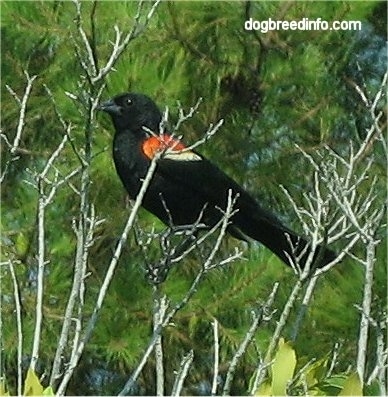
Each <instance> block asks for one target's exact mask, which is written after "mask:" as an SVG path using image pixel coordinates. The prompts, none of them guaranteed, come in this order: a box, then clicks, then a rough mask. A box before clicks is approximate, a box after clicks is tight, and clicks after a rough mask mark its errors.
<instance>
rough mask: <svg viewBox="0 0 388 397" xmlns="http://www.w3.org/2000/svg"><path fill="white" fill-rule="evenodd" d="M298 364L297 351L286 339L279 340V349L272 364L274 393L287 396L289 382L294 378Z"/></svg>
mask: <svg viewBox="0 0 388 397" xmlns="http://www.w3.org/2000/svg"><path fill="white" fill-rule="evenodd" d="M295 366H296V356H295V351H294V349H293V348H292V347H291V345H290V344H289V343H285V342H284V339H281V340H280V341H279V349H278V351H277V353H276V355H275V359H274V362H273V364H272V395H274V396H285V395H286V387H287V383H288V382H289V381H290V380H291V379H292V377H293V375H294V371H295Z"/></svg>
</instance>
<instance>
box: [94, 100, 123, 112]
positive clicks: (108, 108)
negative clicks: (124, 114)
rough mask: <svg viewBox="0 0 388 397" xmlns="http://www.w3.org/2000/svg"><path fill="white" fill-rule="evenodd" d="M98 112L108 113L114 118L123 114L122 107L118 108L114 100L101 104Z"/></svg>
mask: <svg viewBox="0 0 388 397" xmlns="http://www.w3.org/2000/svg"><path fill="white" fill-rule="evenodd" d="M97 110H102V111H103V112H107V113H109V114H111V115H112V116H113V115H120V114H121V107H120V106H118V105H117V104H116V103H115V102H114V101H113V99H109V100H108V101H105V102H102V103H100V104H99V105H98V106H97Z"/></svg>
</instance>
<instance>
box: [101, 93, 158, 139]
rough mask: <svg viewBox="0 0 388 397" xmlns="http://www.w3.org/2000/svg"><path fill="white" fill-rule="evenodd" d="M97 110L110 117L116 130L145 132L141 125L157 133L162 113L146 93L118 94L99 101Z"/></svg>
mask: <svg viewBox="0 0 388 397" xmlns="http://www.w3.org/2000/svg"><path fill="white" fill-rule="evenodd" d="M98 110H102V111H104V112H107V113H108V114H110V116H111V117H112V121H113V124H114V126H115V129H116V132H120V131H128V130H130V131H131V132H134V133H144V134H146V132H145V130H144V128H143V127H146V128H148V129H150V130H151V131H153V132H155V133H158V131H159V125H160V122H161V120H162V114H161V112H160V110H159V109H158V107H157V106H156V104H155V102H154V101H153V100H152V99H151V98H149V97H148V96H146V95H143V94H135V93H124V94H119V95H116V96H115V97H113V98H112V99H109V100H108V101H105V102H103V103H101V104H100V105H99V106H98Z"/></svg>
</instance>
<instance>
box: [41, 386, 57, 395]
mask: <svg viewBox="0 0 388 397" xmlns="http://www.w3.org/2000/svg"><path fill="white" fill-rule="evenodd" d="M43 395H44V396H55V393H54V390H53V388H52V387H51V386H49V387H46V388H45V389H44V390H43Z"/></svg>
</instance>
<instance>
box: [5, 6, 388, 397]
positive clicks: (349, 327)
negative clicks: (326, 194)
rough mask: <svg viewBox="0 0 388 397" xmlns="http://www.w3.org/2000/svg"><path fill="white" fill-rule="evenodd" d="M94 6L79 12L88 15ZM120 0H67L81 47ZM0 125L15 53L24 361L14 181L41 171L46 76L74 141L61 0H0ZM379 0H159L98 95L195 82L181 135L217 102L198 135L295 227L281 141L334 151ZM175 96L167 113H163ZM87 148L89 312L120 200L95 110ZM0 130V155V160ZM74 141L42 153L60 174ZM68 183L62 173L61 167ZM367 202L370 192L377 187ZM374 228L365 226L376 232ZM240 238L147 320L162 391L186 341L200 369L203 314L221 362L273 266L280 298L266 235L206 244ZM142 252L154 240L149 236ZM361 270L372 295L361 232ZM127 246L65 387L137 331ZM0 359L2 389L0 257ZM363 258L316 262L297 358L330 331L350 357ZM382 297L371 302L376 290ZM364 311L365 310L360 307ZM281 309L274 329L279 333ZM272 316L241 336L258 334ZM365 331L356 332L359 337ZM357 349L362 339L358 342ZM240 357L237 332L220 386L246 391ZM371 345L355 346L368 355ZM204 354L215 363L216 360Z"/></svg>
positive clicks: (358, 130)
mask: <svg viewBox="0 0 388 397" xmlns="http://www.w3.org/2000/svg"><path fill="white" fill-rule="evenodd" d="M93 7H95V11H94V12H95V14H94V21H93V22H92V19H91V18H90V15H91V12H92V8H93ZM136 9H137V4H136V3H134V2H121V1H118V2H108V1H106V2H103V1H101V2H97V3H96V4H94V3H92V2H83V3H82V14H83V18H84V19H83V22H84V24H85V27H86V28H87V29H88V32H89V33H91V32H92V30H94V33H95V37H96V39H97V40H96V48H95V51H96V54H97V58H103V57H104V56H106V55H107V54H109V51H110V48H111V44H110V40H112V37H113V26H114V24H118V25H119V26H120V27H121V28H122V29H130V27H131V25H132V23H133V16H134V14H135V12H136ZM247 16H252V17H253V18H254V19H258V20H265V19H268V18H272V19H275V20H276V19H287V20H291V19H297V20H298V19H301V18H304V17H307V18H309V19H311V20H312V19H315V18H318V17H320V18H322V19H324V20H327V21H332V20H361V21H362V26H363V27H362V30H361V31H272V32H269V33H266V34H263V33H259V32H247V31H245V30H244V29H243V24H244V21H245V19H246V18H247ZM1 18H2V19H1V34H2V43H1V44H2V46H1V55H2V71H1V74H2V84H1V111H2V112H1V116H2V117H1V118H2V131H3V133H5V134H6V135H7V137H8V139H9V140H10V141H12V138H13V135H14V131H15V130H16V123H17V121H18V114H19V109H18V107H17V106H16V104H15V101H14V100H13V98H12V97H11V95H10V94H9V92H8V91H7V90H6V88H5V85H6V84H7V85H8V86H10V87H12V89H13V90H14V91H15V92H16V93H19V94H22V93H23V90H24V87H25V76H24V74H23V70H27V71H28V73H29V74H30V75H34V74H36V75H38V78H37V81H36V83H35V84H34V86H33V91H32V95H31V98H30V100H29V102H28V108H27V114H26V120H25V122H26V124H25V129H24V131H23V135H22V142H21V145H20V147H21V149H22V150H21V151H20V153H19V155H20V157H19V159H18V160H17V161H14V162H12V164H11V167H10V169H9V173H8V175H7V177H6V179H5V181H4V183H3V187H2V217H1V228H2V240H1V243H2V255H3V258H4V260H8V259H9V258H12V259H13V260H17V261H18V263H19V264H18V266H17V267H16V273H17V278H18V281H19V289H20V293H21V296H22V305H23V311H22V315H23V335H24V352H25V356H24V357H23V359H24V360H25V365H26V368H27V367H28V362H29V359H30V357H29V355H28V352H29V351H30V348H31V343H32V335H33V327H34V307H35V288H36V266H37V264H36V249H37V248H36V247H37V243H36V211H37V193H36V191H35V190H34V189H32V188H31V186H30V185H28V184H27V183H26V181H31V180H32V179H31V178H32V176H31V171H34V170H41V169H42V167H43V166H44V164H45V161H46V160H47V158H48V157H49V156H50V154H51V153H52V151H53V150H54V149H55V148H56V147H57V145H58V143H59V142H60V139H61V130H60V127H59V126H58V119H57V117H56V115H55V112H54V109H53V106H52V103H51V101H50V99H49V98H48V95H47V92H46V90H45V89H44V84H45V85H47V86H48V87H49V88H50V90H51V91H52V93H53V96H54V98H55V100H56V102H57V105H58V107H59V109H60V112H61V113H62V116H63V117H64V119H65V120H68V121H71V123H72V125H73V126H74V129H73V131H72V134H73V138H74V143H75V145H76V146H79V147H81V146H82V142H83V139H84V136H83V132H82V131H83V123H84V121H83V118H82V115H81V114H80V112H79V111H78V109H77V106H75V104H74V102H72V101H71V100H70V99H69V98H68V97H67V96H66V95H65V92H76V91H77V89H78V82H79V79H80V75H82V69H81V68H80V65H79V63H78V62H77V59H76V56H75V50H74V43H77V40H78V39H77V34H78V33H77V30H76V26H75V22H74V18H75V6H74V4H72V2H66V1H65V2H59V1H55V2H50V1H44V2H43V1H42V2H23V1H20V2H16V1H15V2H2V4H1ZM385 21H386V4H385V2H372V1H368V2H347V1H343V2H294V1H290V2H252V3H243V2H162V4H160V6H159V7H158V9H157V12H156V14H155V16H154V17H153V19H152V21H151V23H150V25H149V26H148V27H147V29H146V31H145V32H144V33H143V34H142V35H141V36H140V37H139V38H137V39H136V40H134V41H133V42H132V43H130V45H129V47H128V49H127V50H126V51H125V52H124V53H123V54H122V56H121V57H120V59H119V61H118V62H117V64H116V65H115V68H116V71H115V72H113V73H110V74H109V75H108V76H107V88H106V90H105V92H104V97H106V98H109V97H111V96H113V95H115V94H116V93H119V92H123V91H137V92H144V93H146V94H148V95H149V96H151V97H153V98H154V99H155V101H156V102H157V103H158V104H159V105H160V106H161V107H163V106H169V108H170V110H171V113H172V119H174V117H176V110H177V101H178V100H179V101H180V103H181V104H182V105H183V106H184V107H186V108H188V107H189V106H192V105H193V104H194V103H195V102H196V101H197V99H198V98H199V97H202V98H203V102H202V105H201V106H200V109H199V112H198V114H197V115H196V116H195V117H194V118H193V119H191V120H190V121H189V122H188V123H185V124H184V125H183V128H182V131H181V132H182V134H184V139H185V141H186V142H194V141H196V140H197V139H199V138H201V137H202V135H203V133H204V131H206V128H207V126H208V125H209V124H210V123H214V122H216V121H218V120H219V119H220V118H223V119H225V124H224V126H223V127H222V129H221V130H220V131H219V132H218V133H217V134H216V136H215V137H213V138H212V140H211V141H210V142H208V143H207V144H206V145H204V146H202V147H201V149H200V150H201V152H202V153H203V154H204V155H206V156H208V157H210V158H212V160H213V161H214V162H215V163H216V164H218V165H219V166H220V167H221V168H223V169H224V170H225V171H226V172H227V173H228V174H229V175H231V176H233V177H234V178H235V179H237V180H238V181H239V182H240V183H241V184H242V185H243V186H245V187H246V188H247V189H248V190H249V191H250V192H252V194H253V195H254V196H255V197H257V198H258V199H260V200H261V202H262V203H263V204H264V205H265V206H268V207H269V208H272V209H273V210H274V211H276V212H277V213H278V214H280V216H281V217H282V219H283V220H284V221H285V222H286V223H288V224H289V225H291V226H292V227H293V228H294V229H296V230H300V229H298V228H300V226H298V224H297V222H296V217H295V216H294V214H293V211H292V208H291V206H290V204H289V203H288V201H287V200H286V199H285V197H284V194H283V193H282V191H281V189H280V188H279V185H280V184H281V185H284V186H285V187H286V188H287V189H289V190H290V191H291V193H292V195H293V197H294V198H295V200H296V202H298V203H301V201H302V196H303V193H304V192H308V191H309V190H311V188H312V179H311V178H312V170H311V169H310V168H309V166H308V164H307V162H306V160H305V159H304V158H303V156H302V155H301V154H300V152H299V151H298V150H297V149H296V147H295V144H299V145H300V146H301V147H302V148H303V149H304V150H305V151H306V152H308V153H312V154H314V153H315V152H316V151H317V150H318V149H319V148H322V147H323V146H324V145H330V146H331V147H332V148H333V149H334V150H335V151H336V152H337V153H339V154H343V153H346V151H347V149H348V146H349V142H350V141H352V142H354V143H356V144H357V142H359V141H360V139H362V137H363V136H364V135H365V128H366V127H368V126H369V125H370V124H368V123H370V119H369V118H368V117H369V116H368V114H367V112H366V110H365V109H364V107H363V105H362V103H361V101H360V98H359V96H358V95H357V93H356V92H355V90H354V87H353V86H352V84H351V82H354V83H356V84H359V85H360V86H363V87H364V86H365V87H366V89H367V92H369V93H371V96H373V94H374V93H375V92H376V90H377V89H378V86H379V84H380V81H381V78H382V75H383V73H384V71H385V69H386V61H387V60H386V47H385V35H386V22H385ZM174 112H175V113H174ZM93 128H94V129H93V155H94V157H93V161H92V164H91V181H92V183H91V186H90V189H91V190H90V197H91V201H92V202H93V203H94V205H95V208H96V213H97V214H98V215H99V216H100V217H102V218H104V219H105V222H104V223H103V224H102V225H101V226H99V229H98V237H99V238H98V240H97V242H96V243H95V245H94V246H93V248H92V255H91V257H90V260H89V263H88V270H89V271H90V276H89V279H88V282H87V295H86V302H85V310H86V312H87V313H90V312H91V310H92V307H93V304H94V302H95V297H96V294H97V292H98V290H99V286H100V284H101V278H102V277H103V274H104V270H105V269H106V266H107V264H108V263H109V259H110V257H111V255H112V251H113V249H114V247H115V244H116V242H117V238H118V236H119V235H120V233H121V230H122V227H123V225H124V222H125V219H126V216H127V215H126V214H127V213H128V203H127V199H126V195H125V192H124V189H123V188H122V186H121V184H120V182H119V180H118V178H117V177H116V175H115V171H114V166H113V162H112V159H111V152H110V145H111V140H112V126H111V124H110V120H108V119H107V118H106V117H104V115H98V116H97V120H96V123H95V125H94V126H93ZM5 149H6V146H5V145H2V154H3V156H2V161H3V164H5V162H6V161H7V156H8V153H7V151H6V150H5ZM77 161H78V160H77V158H76V156H75V155H74V152H73V151H72V150H71V149H70V148H66V149H65V151H64V155H62V156H61V158H60V162H59V164H58V166H59V167H60V169H61V170H63V172H64V173H65V172H66V171H67V172H68V171H69V170H71V169H73V168H75V167H76V166H77V165H78V163H77ZM385 168H386V163H385V160H384V156H383V153H379V152H377V153H376V154H375V161H374V164H373V173H374V174H375V175H376V176H377V177H378V178H379V179H378V184H379V188H380V194H381V198H382V199H381V200H383V197H384V194H385V193H384V191H385V186H384V176H385V173H386V169H385ZM74 183H75V184H76V183H77V180H75V182H74ZM74 197H75V196H74V192H73V191H72V189H71V188H70V187H64V188H63V189H61V190H60V191H59V193H58V196H57V197H56V200H55V201H54V202H53V204H52V205H50V207H49V208H48V211H47V219H46V225H47V229H46V230H47V238H46V247H47V259H48V260H49V261H50V262H49V265H48V266H47V271H46V274H45V297H44V323H43V335H42V340H43V341H44V342H43V343H44V345H43V346H44V348H43V349H42V350H41V356H40V360H39V366H38V368H37V369H38V372H39V373H40V374H43V373H47V372H48V371H49V370H50V365H51V360H52V358H53V355H54V353H55V348H56V345H57V338H58V335H59V332H60V326H61V319H62V317H61V316H63V312H64V307H65V304H66V301H67V298H68V291H69V288H70V283H71V279H72V270H73V261H74V255H75V253H74V250H75V248H74V247H75V244H74V243H75V236H74V233H73V230H72V219H73V218H74V217H76V215H77V212H78V211H79V205H78V202H77V201H76V199H75V198H74ZM381 202H382V201H381ZM138 225H139V228H145V229H146V230H148V231H149V230H151V228H152V227H154V226H155V227H156V228H157V229H158V230H159V229H161V228H162V225H161V224H160V223H158V221H157V220H156V219H155V218H154V217H153V216H152V215H150V214H148V213H146V212H145V211H142V212H141V213H140V215H139V220H138ZM381 234H382V238H383V240H384V239H386V237H384V233H383V231H381ZM235 245H240V246H242V247H243V249H244V250H245V260H244V261H241V263H236V264H233V265H232V266H230V267H229V268H226V269H223V270H217V271H215V272H213V273H211V274H210V275H209V277H208V278H207V280H206V281H205V282H204V283H203V284H202V286H201V288H200V289H199V290H198V292H197V293H196V295H195V296H194V298H193V299H192V301H191V302H190V304H189V305H188V306H187V307H186V308H185V309H184V310H182V311H181V312H180V313H179V314H178V315H177V317H176V319H175V326H174V327H169V328H168V329H167V330H166V332H165V337H164V348H165V357H166V358H165V365H166V369H167V371H166V373H167V385H168V386H167V387H168V390H169V389H170V388H171V386H172V382H173V370H175V369H176V368H177V367H178V366H179V362H180V359H181V357H182V355H183V354H184V353H185V352H187V351H188V350H190V349H194V351H195V358H194V365H193V368H192V369H191V371H190V374H189V382H187V385H188V386H187V389H186V393H190V394H207V393H209V390H210V389H209V373H211V370H212V343H213V340H212V328H211V321H212V319H213V318H214V317H215V318H217V319H218V321H219V324H220V334H221V346H222V348H221V358H220V360H221V363H223V364H224V366H225V365H226V363H227V362H228V360H230V357H231V355H232V354H233V352H234V350H235V348H236V346H237V345H238V343H239V342H240V341H241V339H242V338H243V336H244V334H245V332H246V330H247V328H248V326H249V322H250V310H251V309H252V308H253V307H255V305H256V303H257V301H260V300H263V299H265V297H266V296H267V295H268V293H269V292H270V291H271V289H272V285H273V283H274V281H279V282H280V290H279V293H278V295H277V297H276V301H275V307H277V308H281V307H282V306H283V305H284V303H285V301H286V299H287V297H288V293H289V292H290V290H291V287H292V285H293V282H294V275H293V273H292V271H291V270H290V269H286V268H285V267H284V266H283V265H282V264H281V263H280V261H279V260H278V259H277V258H275V257H274V256H273V255H272V254H271V253H270V252H269V251H268V250H266V249H264V248H263V247H261V246H259V245H251V246H249V247H248V246H247V245H246V244H244V243H241V242H238V241H236V240H234V239H233V238H228V239H227V240H226V241H225V242H224V250H228V249H230V248H231V247H233V246H235ZM154 251H155V252H154V255H155V257H157V255H158V250H157V247H156V246H155V247H154ZM377 259H378V260H377V264H376V274H375V293H376V296H375V297H374V299H375V302H376V308H377V307H379V306H380V304H381V302H385V286H386V269H385V265H384V264H385V263H386V253H385V249H384V241H383V242H382V244H381V245H380V247H379V250H378V258H377ZM143 262H144V260H143V256H142V254H141V251H140V249H139V247H138V245H137V244H136V239H135V236H134V235H131V237H130V240H129V242H128V244H127V246H126V247H125V251H124V254H123V256H122V258H121V259H120V265H119V267H118V268H117V271H116V274H115V277H114V280H113V283H112V285H111V286H110V289H109V293H108V296H107V299H106V301H105V303H104V307H103V310H102V313H101V317H100V319H99V321H98V324H97V328H96V329H95V332H94V334H93V337H92V340H91V341H90V343H89V344H88V346H87V349H86V351H85V352H84V355H83V357H82V359H81V363H80V365H79V368H78V369H77V371H76V372H75V375H74V377H73V379H72V382H71V384H70V386H69V388H68V390H67V393H68V394H77V395H81V394H84V395H88V394H105V395H109V394H114V393H116V392H117V390H118V389H119V388H120V386H121V385H122V384H123V382H124V381H125V380H126V378H127V376H128V373H130V372H131V370H132V369H133V368H135V367H136V365H137V362H138V359H139V356H140V354H141V353H142V351H143V349H144V347H145V346H146V345H147V341H148V339H149V336H150V334H151V331H152V323H151V321H152V313H151V307H152V290H151V287H150V285H149V284H148V283H147V281H146V279H145V277H144V270H143ZM198 268H199V263H198V261H197V260H196V258H192V259H191V260H188V261H187V263H185V264H184V266H180V267H179V268H175V269H173V271H172V272H171V274H170V275H169V278H168V279H167V281H166V282H165V283H164V284H163V287H162V288H163V290H164V291H165V292H166V293H167V294H168V295H169V296H170V298H171V299H174V298H176V299H178V297H179V296H181V295H182V294H183V293H184V291H186V290H187V288H188V286H189V283H190V281H191V280H192V278H193V276H194V275H195V273H196V271H197V270H198ZM1 272H2V274H1V278H2V279H1V283H2V286H1V289H2V301H1V305H2V307H1V311H2V341H1V344H2V345H1V349H2V352H1V354H2V361H1V365H2V368H0V371H1V372H2V373H4V374H5V375H6V380H7V383H8V385H9V386H10V388H11V390H12V388H13V387H15V379H16V344H15V332H16V331H15V318H14V315H13V313H14V303H13V300H12V294H13V292H12V288H13V287H12V283H11V280H10V277H9V273H8V271H7V268H6V267H5V266H4V267H2V269H1ZM362 287H363V273H362V269H361V268H360V266H359V265H357V264H355V263H354V262H353V261H352V260H351V259H349V260H346V261H344V262H343V263H342V264H340V265H339V266H338V267H337V268H336V269H334V270H333V271H331V272H330V273H329V274H327V275H326V276H325V277H324V278H323V279H321V281H320V284H319V286H318V288H317V290H316V292H315V296H314V301H313V303H312V305H311V307H310V308H309V311H308V314H307V317H306V318H305V321H304V323H303V327H302V329H301V331H300V333H299V335H298V338H297V339H296V341H295V343H294V348H295V350H296V352H297V355H298V356H299V357H300V358H301V359H302V361H303V360H305V361H306V362H307V360H309V359H311V358H313V357H323V356H325V355H326V354H328V353H329V352H330V351H331V350H332V349H333V346H334V343H336V342H339V343H341V345H342V348H341V350H340V357H339V360H338V368H337V370H338V371H345V370H347V369H348V368H349V366H353V369H354V363H355V357H356V347H357V337H358V321H359V311H358V309H356V308H355V307H354V305H355V304H357V303H359V302H360V301H361V296H362V295H361V294H362ZM384 304H386V303H383V305H382V306H384ZM376 310H377V309H376ZM294 319H295V318H294V317H292V318H291V321H290V323H289V326H288V328H287V330H286V334H285V335H284V337H285V338H288V337H290V335H291V332H292V329H293V321H294ZM275 321H276V316H275V317H274V318H273V319H272V320H271V322H270V323H269V324H267V325H266V326H265V327H263V328H261V329H260V330H259V332H258V333H257V336H256V346H257V347H258V349H265V346H266V345H267V343H268V339H269V337H270V335H271V332H272V330H273V328H274V324H275ZM372 351H373V346H371V352H372ZM370 354H373V353H370ZM256 361H257V352H256V349H255V348H254V346H252V347H251V348H250V349H249V351H248V354H247V355H245V357H244V360H243V361H242V363H241V365H240V366H239V369H238V376H237V379H238V380H237V381H236V382H235V384H234V385H233V389H232V392H233V393H234V394H244V393H246V392H247V388H248V383H249V378H248V376H247V374H249V373H252V370H253V368H254V366H255V365H256ZM372 362H373V360H372ZM221 368H222V366H221ZM136 392H137V393H140V394H153V393H154V392H155V384H154V367H153V363H152V362H150V363H148V365H147V366H146V369H145V370H144V371H143V373H142V376H141V378H140V380H139V382H138V390H137V391H136Z"/></svg>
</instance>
